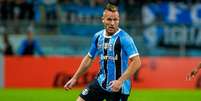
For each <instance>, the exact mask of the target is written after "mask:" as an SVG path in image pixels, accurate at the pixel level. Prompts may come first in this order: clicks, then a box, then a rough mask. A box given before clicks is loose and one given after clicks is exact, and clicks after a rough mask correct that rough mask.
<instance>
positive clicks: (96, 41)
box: [64, 4, 141, 101]
mask: <svg viewBox="0 0 201 101" xmlns="http://www.w3.org/2000/svg"><path fill="white" fill-rule="evenodd" d="M119 19H120V18H119V12H118V8H117V7H116V6H114V5H111V4H108V5H106V7H105V10H104V12H103V17H102V22H103V24H104V28H105V29H103V30H101V31H99V32H97V33H96V34H95V35H94V37H93V40H92V44H91V48H90V50H89V53H88V54H87V55H86V56H85V57H84V59H83V60H82V62H81V64H80V66H79V68H78V70H77V71H76V73H75V74H74V75H73V77H72V78H71V79H70V80H69V81H68V82H67V83H66V84H65V86H64V88H65V89H66V90H69V89H71V88H72V86H73V85H75V83H76V82H77V80H78V78H79V77H80V76H81V75H82V74H83V73H84V72H85V71H87V69H88V68H89V67H90V65H91V64H92V61H93V59H94V58H95V56H96V55H97V56H99V57H100V71H99V74H98V75H97V77H96V79H95V80H94V81H93V82H91V83H90V84H89V85H88V86H87V87H86V88H85V89H84V90H83V91H82V93H81V94H80V96H79V97H78V99H77V101H103V100H104V99H106V100H107V101H127V99H128V96H129V94H130V91H131V81H130V76H131V75H133V74H134V73H135V72H136V70H137V69H138V68H139V67H140V65H141V62H140V58H139V53H138V51H137V48H136V46H135V44H134V42H133V40H132V38H131V37H130V36H129V35H128V34H127V33H126V32H125V31H123V30H122V29H120V28H119V27H118V26H119ZM128 60H129V61H130V62H129V64H128Z"/></svg>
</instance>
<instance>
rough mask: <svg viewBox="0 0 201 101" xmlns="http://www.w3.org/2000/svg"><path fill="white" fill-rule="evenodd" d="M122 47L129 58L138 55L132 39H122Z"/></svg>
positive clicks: (127, 37)
mask: <svg viewBox="0 0 201 101" xmlns="http://www.w3.org/2000/svg"><path fill="white" fill-rule="evenodd" d="M122 47H123V50H124V51H125V52H126V54H127V55H128V57H129V58H132V57H134V56H137V55H139V53H138V50H137V48H136V46H135V43H134V41H133V39H132V38H131V37H130V36H125V37H123V38H122Z"/></svg>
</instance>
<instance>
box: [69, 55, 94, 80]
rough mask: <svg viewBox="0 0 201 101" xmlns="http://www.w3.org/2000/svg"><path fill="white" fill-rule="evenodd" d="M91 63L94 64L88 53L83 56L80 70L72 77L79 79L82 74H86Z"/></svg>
mask: <svg viewBox="0 0 201 101" xmlns="http://www.w3.org/2000/svg"><path fill="white" fill-rule="evenodd" d="M91 64H92V59H91V58H90V57H89V55H86V56H85V57H84V58H83V60H82V62H81V64H80V66H79V68H78V70H77V71H76V72H75V74H74V75H73V77H72V78H74V79H78V78H79V77H80V76H81V75H82V74H84V73H85V72H86V71H87V70H88V68H89V67H90V66H91Z"/></svg>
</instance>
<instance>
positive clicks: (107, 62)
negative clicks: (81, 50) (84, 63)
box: [88, 29, 139, 95]
mask: <svg viewBox="0 0 201 101" xmlns="http://www.w3.org/2000/svg"><path fill="white" fill-rule="evenodd" d="M88 55H89V56H90V57H91V58H94V57H96V56H99V57H100V71H99V74H98V76H97V78H96V79H97V81H98V83H99V85H100V86H101V87H102V88H103V89H104V90H106V91H109V92H111V91H112V90H111V87H110V82H111V81H113V80H117V79H118V78H119V77H120V76H121V75H122V74H123V73H124V72H125V70H126V69H127V67H128V59H129V58H132V57H134V56H137V55H139V53H138V51H137V48H136V46H135V44H134V42H133V40H132V38H131V37H130V36H129V35H128V34H127V33H126V32H125V31H123V30H122V29H119V30H118V31H117V32H116V33H115V34H113V35H112V36H106V30H105V29H103V30H101V31H99V32H97V33H96V34H95V35H94V37H93V39H92V44H91V47H90V50H89V53H88ZM130 89H131V81H130V79H128V80H125V81H124V82H123V84H122V88H121V89H120V90H121V91H120V92H121V93H122V94H127V95H129V94H130Z"/></svg>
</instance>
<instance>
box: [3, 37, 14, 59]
mask: <svg viewBox="0 0 201 101" xmlns="http://www.w3.org/2000/svg"><path fill="white" fill-rule="evenodd" d="M3 45H4V46H3V49H1V51H2V52H3V54H4V55H6V56H8V55H14V52H13V48H12V45H11V43H10V41H9V36H8V34H7V33H4V34H3Z"/></svg>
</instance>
